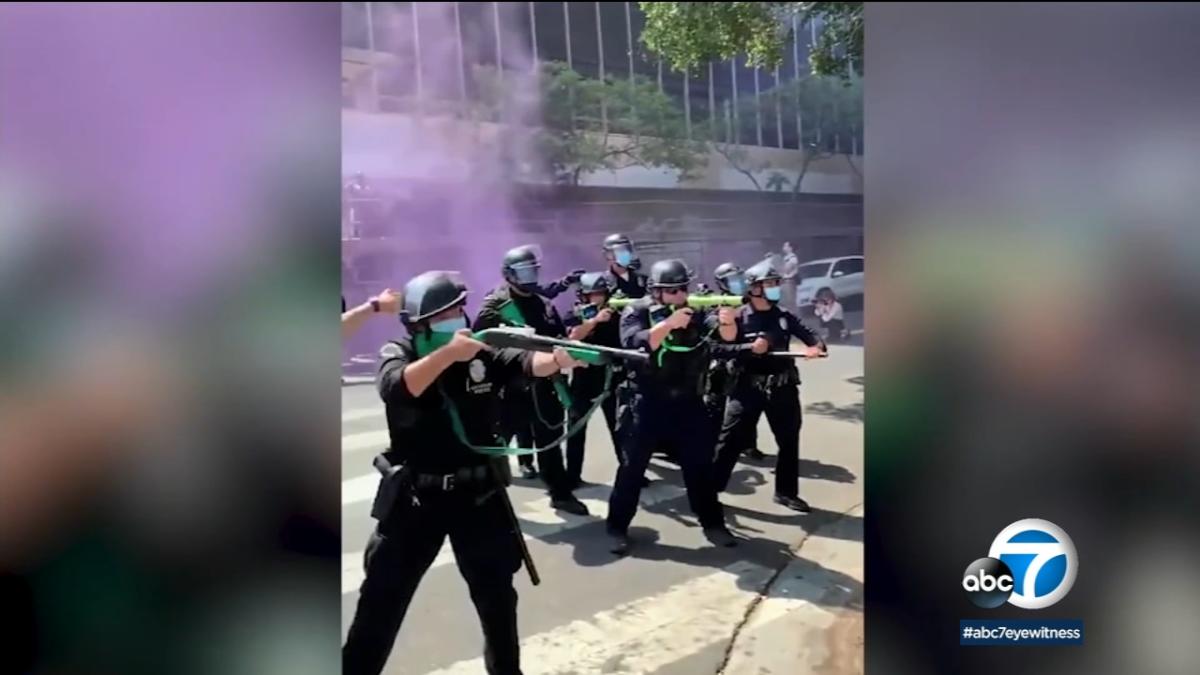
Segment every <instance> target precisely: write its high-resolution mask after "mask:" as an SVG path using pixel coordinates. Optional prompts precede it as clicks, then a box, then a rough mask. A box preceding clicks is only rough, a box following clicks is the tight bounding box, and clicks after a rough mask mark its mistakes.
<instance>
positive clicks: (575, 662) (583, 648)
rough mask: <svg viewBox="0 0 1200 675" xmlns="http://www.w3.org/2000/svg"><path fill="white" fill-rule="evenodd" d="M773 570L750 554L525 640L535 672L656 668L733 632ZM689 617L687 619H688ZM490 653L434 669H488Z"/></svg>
mask: <svg viewBox="0 0 1200 675" xmlns="http://www.w3.org/2000/svg"><path fill="white" fill-rule="evenodd" d="M771 574H772V570H771V569H769V568H766V567H763V566H761V565H756V564H754V563H750V562H746V561H742V562H738V563H734V564H732V565H730V566H728V567H725V568H723V569H721V570H718V571H717V572H714V573H713V574H708V575H705V576H701V577H696V578H694V579H689V580H688V581H685V582H683V583H680V584H677V585H675V586H672V587H670V588H668V589H666V590H665V591H663V592H662V593H657V594H655V595H650V596H646V597H642V598H638V599H637V600H634V601H632V602H628V603H625V604H622V605H619V606H617V607H614V608H612V609H609V610H606V611H603V612H599V613H597V614H595V615H593V616H592V617H591V618H590V619H588V620H579V621H572V622H571V623H569V624H565V625H563V626H559V627H557V628H554V629H552V630H549V631H546V632H544V633H539V634H537V635H533V636H529V637H526V638H524V639H523V640H522V641H521V663H522V669H523V670H524V671H525V672H526V673H527V674H528V675H535V674H537V675H550V674H558V675H567V674H568V673H651V672H654V671H656V670H658V669H659V668H662V667H663V666H666V665H668V664H670V663H675V662H678V661H680V660H681V659H684V658H687V657H688V656H691V655H693V654H696V653H698V652H700V651H701V650H703V649H705V648H707V647H709V646H710V645H713V644H717V643H719V642H721V641H724V640H727V639H729V636H730V635H732V634H733V629H734V627H735V626H736V625H737V623H738V621H740V620H741V618H742V616H743V615H744V614H745V612H746V610H747V609H748V608H749V606H750V603H751V602H752V601H753V600H754V598H755V597H756V596H757V594H758V590H759V589H761V588H762V587H763V586H764V585H765V584H766V583H767V580H768V579H770V577H771ZM681 617H686V619H687V620H686V621H682V620H680V618H681ZM483 671H484V667H483V662H482V659H478V658H476V659H471V660H466V661H459V662H458V663H455V664H452V665H451V666H449V667H447V668H444V669H441V670H438V671H435V672H434V673H430V674H429V675H466V674H468V673H471V674H472V675H474V674H475V673H482V672H483Z"/></svg>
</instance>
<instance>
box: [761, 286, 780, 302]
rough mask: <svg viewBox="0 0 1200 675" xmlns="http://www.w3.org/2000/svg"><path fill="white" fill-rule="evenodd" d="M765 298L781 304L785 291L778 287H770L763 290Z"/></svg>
mask: <svg viewBox="0 0 1200 675" xmlns="http://www.w3.org/2000/svg"><path fill="white" fill-rule="evenodd" d="M763 297H765V298H766V299H767V300H770V301H771V302H779V300H780V298H782V297H783V289H782V288H780V287H778V286H770V287H768V288H764V289H763Z"/></svg>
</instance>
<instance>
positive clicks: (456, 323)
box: [429, 316, 467, 333]
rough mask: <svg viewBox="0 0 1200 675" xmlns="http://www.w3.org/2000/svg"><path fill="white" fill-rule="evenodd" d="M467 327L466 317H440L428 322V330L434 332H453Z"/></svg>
mask: <svg viewBox="0 0 1200 675" xmlns="http://www.w3.org/2000/svg"><path fill="white" fill-rule="evenodd" d="M466 327H467V317H465V316H456V317H454V318H453V319H442V320H441V321H434V322H432V323H430V324H429V330H431V331H433V332H434V333H453V332H455V331H460V330H462V329H464V328H466Z"/></svg>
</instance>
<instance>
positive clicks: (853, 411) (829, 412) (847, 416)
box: [804, 401, 863, 424]
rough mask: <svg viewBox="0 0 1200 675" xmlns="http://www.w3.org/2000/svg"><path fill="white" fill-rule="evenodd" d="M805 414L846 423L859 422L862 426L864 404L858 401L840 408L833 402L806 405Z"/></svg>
mask: <svg viewBox="0 0 1200 675" xmlns="http://www.w3.org/2000/svg"><path fill="white" fill-rule="evenodd" d="M804 414H805V415H820V416H821V417H832V418H833V419H838V420H842V421H845V422H858V423H859V424H861V423H862V421H863V404H862V401H857V402H855V403H851V404H850V405H846V406H839V405H835V404H834V403H832V402H831V401H819V402H817V403H809V404H808V405H806V406H805V407H804Z"/></svg>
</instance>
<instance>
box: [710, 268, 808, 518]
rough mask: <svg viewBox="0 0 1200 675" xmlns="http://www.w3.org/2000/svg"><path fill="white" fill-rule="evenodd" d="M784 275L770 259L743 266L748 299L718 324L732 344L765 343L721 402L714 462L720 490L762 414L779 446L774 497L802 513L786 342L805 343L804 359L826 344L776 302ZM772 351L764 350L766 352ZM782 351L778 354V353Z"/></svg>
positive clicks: (795, 381)
mask: <svg viewBox="0 0 1200 675" xmlns="http://www.w3.org/2000/svg"><path fill="white" fill-rule="evenodd" d="M781 279H782V276H781V275H780V274H779V272H778V270H776V269H775V266H774V265H772V264H771V262H770V261H769V260H764V261H762V262H760V263H758V264H756V265H754V266H752V267H750V269H748V270H746V273H745V280H746V284H747V295H748V297H749V300H750V301H749V303H748V304H747V305H745V306H743V307H742V308H741V309H740V310H738V311H737V313H736V318H735V319H734V320H733V321H732V322H728V323H727V324H726V325H722V327H721V329H720V331H719V332H720V335H721V339H722V340H725V341H727V342H731V343H739V342H740V343H745V342H748V341H750V340H753V342H754V343H757V344H760V345H763V346H765V347H766V348H765V349H762V348H760V349H758V350H755V351H756V352H758V353H759V354H760V355H759V356H747V357H744V358H742V359H741V360H740V364H739V367H740V368H741V372H740V373H738V377H737V381H736V382H735V383H734V386H733V389H732V391H731V392H730V394H729V401H728V403H727V404H726V406H725V420H724V422H723V423H722V425H721V433H720V437H719V439H718V441H717V458H716V463H715V472H716V481H717V487H718V489H719V490H721V491H724V490H725V488H726V487H727V486H728V483H729V478H730V475H731V474H732V473H733V467H734V465H735V464H736V463H737V457H738V455H739V454H740V452H741V451H742V449H744V448H746V447H747V445H748V443H749V442H750V440H749V439H750V438H752V430H753V429H755V428H756V427H757V426H758V418H759V416H760V415H762V414H763V413H766V415H767V420H768V421H769V422H770V424H771V431H772V432H773V433H774V434H775V442H776V444H777V445H778V446H779V458H778V460H777V463H776V466H775V502H776V503H778V504H782V505H783V506H786V507H788V508H790V509H793V510H795V511H799V512H801V513H808V511H809V506H808V502H806V501H804V500H803V499H801V498H800V497H799V495H798V491H799V462H800V459H799V455H800V426H801V412H800V373H799V371H798V370H797V369H796V363H795V360H794V359H792V358H780V356H793V354H791V353H789V352H788V351H787V350H788V345H789V344H790V342H791V338H792V337H796V338H798V339H800V340H801V341H802V342H804V344H805V345H807V347H806V349H805V351H804V352H803V353H802V354H800V355H799V356H802V357H804V358H816V357H819V356H823V355H824V354H825V353H826V352H827V350H826V347H825V345H824V343H822V342H821V340H820V339H819V338H818V337H817V336H816V335H815V334H814V333H813V332H812V331H811V330H809V329H808V327H807V326H805V325H804V324H803V323H801V322H800V319H798V318H797V317H796V315H795V314H792V313H791V312H790V311H788V310H786V309H784V308H782V307H780V306H779V301H780V299H781V298H782V288H780V281H781ZM768 351H769V352H772V353H771V354H767V353H765V352H768ZM776 353H780V355H776Z"/></svg>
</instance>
